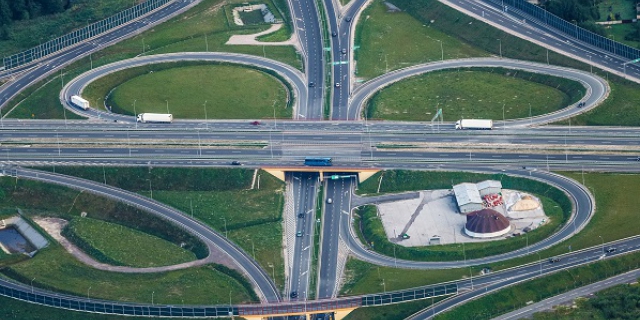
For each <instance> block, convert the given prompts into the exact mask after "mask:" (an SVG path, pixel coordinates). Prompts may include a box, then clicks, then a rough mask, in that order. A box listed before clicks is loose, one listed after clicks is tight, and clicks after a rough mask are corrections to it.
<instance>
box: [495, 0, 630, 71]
mask: <svg viewBox="0 0 640 320" xmlns="http://www.w3.org/2000/svg"><path fill="white" fill-rule="evenodd" d="M483 1H486V2H491V3H493V4H496V5H498V6H499V7H502V10H504V9H505V7H508V8H507V10H506V11H507V12H509V11H516V12H519V13H523V14H526V15H528V16H530V17H531V19H532V20H535V21H537V22H539V23H542V24H546V25H547V26H549V27H551V28H554V29H556V30H558V31H560V32H562V33H564V34H565V35H567V36H570V37H573V38H575V39H577V40H579V41H582V42H585V43H588V44H590V45H592V46H594V47H596V48H600V49H602V50H605V51H608V52H610V53H611V54H614V55H618V56H622V57H625V58H627V59H630V60H633V59H638V58H640V50H638V49H636V48H633V47H630V46H628V45H625V44H622V43H620V42H616V41H613V40H611V39H609V38H606V37H603V36H601V35H598V34H595V33H593V32H591V31H589V30H587V29H584V28H581V27H579V26H578V25H577V24H573V23H571V22H569V21H566V20H564V19H562V18H560V17H558V16H556V15H554V14H552V13H549V12H548V11H547V10H544V9H542V8H540V7H538V6H536V5H533V4H531V3H529V2H527V1H524V0H483Z"/></svg>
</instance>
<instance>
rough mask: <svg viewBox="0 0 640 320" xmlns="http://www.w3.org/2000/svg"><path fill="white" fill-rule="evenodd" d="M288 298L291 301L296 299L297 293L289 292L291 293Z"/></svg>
mask: <svg viewBox="0 0 640 320" xmlns="http://www.w3.org/2000/svg"><path fill="white" fill-rule="evenodd" d="M289 297H291V299H295V298H297V297H298V291H291V293H290V294H289Z"/></svg>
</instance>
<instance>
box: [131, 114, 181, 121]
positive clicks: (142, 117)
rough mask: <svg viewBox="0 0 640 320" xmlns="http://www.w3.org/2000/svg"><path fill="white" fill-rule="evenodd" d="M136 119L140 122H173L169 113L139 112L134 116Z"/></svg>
mask: <svg viewBox="0 0 640 320" xmlns="http://www.w3.org/2000/svg"><path fill="white" fill-rule="evenodd" d="M136 121H138V122H142V123H149V122H150V123H171V122H173V115H172V114H170V113H141V114H139V115H138V117H137V118H136Z"/></svg>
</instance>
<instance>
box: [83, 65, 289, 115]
mask: <svg viewBox="0 0 640 320" xmlns="http://www.w3.org/2000/svg"><path fill="white" fill-rule="evenodd" d="M110 77H114V78H117V79H119V80H120V82H121V84H120V85H119V86H117V87H115V88H114V89H115V90H113V92H112V95H111V96H110V98H109V99H108V104H109V105H111V106H112V107H113V108H114V111H116V110H117V111H116V112H121V113H125V114H133V113H134V110H133V109H134V108H133V107H134V106H133V102H134V100H137V101H136V105H135V107H136V110H135V111H136V112H137V113H143V112H152V113H153V112H155V113H172V114H173V115H174V117H176V118H186V119H204V118H205V113H204V112H205V101H206V102H207V104H206V113H207V114H206V117H207V118H208V119H243V118H244V119H249V118H265V117H273V113H274V109H273V107H274V106H275V111H276V116H277V117H278V118H291V114H292V111H291V108H287V97H288V93H287V87H286V86H285V85H284V84H283V83H281V82H280V81H278V80H277V79H276V78H274V77H272V76H270V75H268V74H267V73H264V72H261V71H258V70H255V69H250V68H244V67H240V66H232V65H216V66H213V65H200V66H188V67H179V68H172V69H165V70H161V71H157V72H153V73H147V74H144V75H139V76H136V77H133V78H131V79H127V78H123V77H122V76H121V75H119V74H113V75H111V76H110ZM106 82H111V80H108V79H107V80H106ZM107 92H108V91H107ZM90 97H91V96H90ZM167 101H168V102H167Z"/></svg>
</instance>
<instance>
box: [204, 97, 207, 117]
mask: <svg viewBox="0 0 640 320" xmlns="http://www.w3.org/2000/svg"><path fill="white" fill-rule="evenodd" d="M204 121H207V100H205V101H204Z"/></svg>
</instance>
